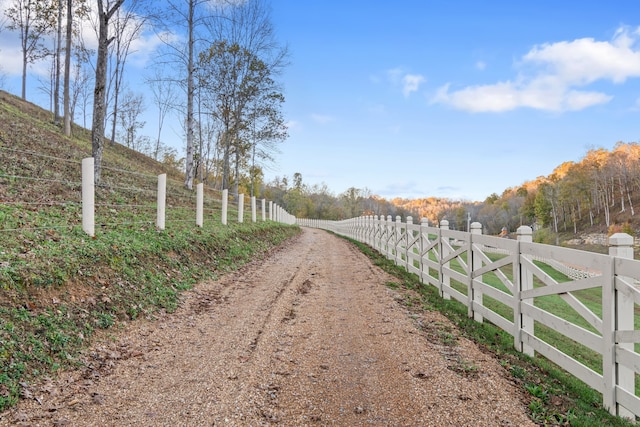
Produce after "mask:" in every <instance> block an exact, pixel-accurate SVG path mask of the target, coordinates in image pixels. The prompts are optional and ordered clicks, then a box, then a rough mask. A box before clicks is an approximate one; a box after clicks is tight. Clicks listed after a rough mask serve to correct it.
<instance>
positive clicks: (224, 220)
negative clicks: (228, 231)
mask: <svg viewBox="0 0 640 427" xmlns="http://www.w3.org/2000/svg"><path fill="white" fill-rule="evenodd" d="M228 209H229V190H228V189H226V188H225V189H224V190H222V225H227V210H228Z"/></svg>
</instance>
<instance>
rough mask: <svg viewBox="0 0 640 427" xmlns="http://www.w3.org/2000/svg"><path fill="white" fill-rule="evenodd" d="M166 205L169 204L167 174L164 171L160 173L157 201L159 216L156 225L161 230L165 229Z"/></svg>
mask: <svg viewBox="0 0 640 427" xmlns="http://www.w3.org/2000/svg"><path fill="white" fill-rule="evenodd" d="M166 206H167V174H166V173H163V174H160V175H158V202H157V217H156V227H158V229H159V230H164V226H165V219H166Z"/></svg>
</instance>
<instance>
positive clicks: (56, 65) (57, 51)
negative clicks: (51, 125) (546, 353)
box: [53, 0, 64, 124]
mask: <svg viewBox="0 0 640 427" xmlns="http://www.w3.org/2000/svg"><path fill="white" fill-rule="evenodd" d="M55 3H56V4H55V8H56V39H55V42H56V46H55V48H54V51H53V72H54V75H53V81H54V84H53V120H54V122H55V123H56V124H58V123H60V58H61V56H62V15H63V11H64V8H63V0H56V2H55Z"/></svg>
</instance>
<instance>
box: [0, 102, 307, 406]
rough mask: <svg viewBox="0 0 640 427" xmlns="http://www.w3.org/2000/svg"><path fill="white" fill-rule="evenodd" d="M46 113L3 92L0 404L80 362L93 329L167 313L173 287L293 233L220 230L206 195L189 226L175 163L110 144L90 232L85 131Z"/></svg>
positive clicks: (213, 202) (264, 228)
mask: <svg viewBox="0 0 640 427" xmlns="http://www.w3.org/2000/svg"><path fill="white" fill-rule="evenodd" d="M52 119H53V118H52V116H51V114H50V113H49V112H46V111H44V110H42V109H40V108H39V107H37V106H35V105H33V104H30V103H27V102H23V101H21V100H19V99H18V98H16V97H14V96H12V95H10V94H7V93H5V92H1V91H0V242H2V243H1V244H0V410H2V409H4V408H6V407H8V406H9V405H12V404H13V403H15V402H16V401H17V399H18V397H19V396H20V395H21V394H22V395H25V394H28V393H25V391H26V390H27V388H26V385H27V384H28V383H29V381H31V380H32V379H33V378H35V377H38V376H41V375H48V374H51V373H52V372H54V371H56V370H57V369H60V368H61V367H64V366H68V365H74V364H79V363H81V357H80V354H81V351H82V349H84V348H86V347H87V345H88V344H90V342H91V340H92V338H93V337H94V336H95V334H96V331H98V330H100V329H108V328H111V327H113V326H114V325H117V324H118V322H122V321H130V320H133V319H136V318H138V317H141V316H144V317H153V316H154V315H156V314H157V313H158V312H159V311H168V312H171V311H173V310H174V309H175V308H176V307H177V304H178V298H179V293H180V291H182V290H185V289H188V288H190V287H191V286H192V285H193V284H195V283H196V282H198V281H201V280H204V279H207V278H211V277H214V276H215V275H217V274H220V273H221V272H224V271H227V270H229V269H234V268H237V266H239V265H240V264H242V263H244V262H246V261H248V260H250V259H251V258H255V257H259V256H260V255H261V254H264V253H266V252H267V251H268V250H269V249H271V248H273V247H274V246H276V245H278V244H280V243H281V242H282V241H284V240H285V239H287V238H289V237H291V236H293V235H295V234H296V233H298V231H299V230H298V228H297V227H290V226H283V225H280V224H275V223H273V222H266V223H265V222H258V223H255V224H253V223H251V222H250V218H249V217H247V219H246V220H245V222H244V223H242V224H240V223H236V222H234V221H233V220H232V221H230V224H229V225H228V226H222V225H220V205H219V203H218V199H219V195H218V194H217V193H216V192H213V191H207V192H206V195H205V225H204V227H203V228H197V227H196V226H195V194H194V192H191V191H187V190H185V189H183V188H182V185H181V174H180V172H179V171H177V170H175V169H170V168H168V167H167V166H165V165H162V164H160V163H158V162H156V161H154V160H153V159H150V158H148V157H146V156H144V155H141V154H140V153H137V152H135V151H132V150H129V149H127V148H126V147H123V146H121V145H119V144H108V146H107V147H106V148H105V154H104V171H103V183H102V185H101V186H100V187H99V188H97V189H96V236H95V238H90V237H89V236H88V235H86V234H85V233H84V232H83V231H82V227H81V204H80V201H81V192H80V191H81V186H80V180H81V168H80V162H81V160H82V158H84V157H89V156H90V155H91V154H90V153H91V145H90V138H89V136H90V135H89V132H88V131H86V130H84V129H80V128H77V127H75V128H74V129H73V133H74V136H73V137H72V138H70V139H69V138H65V137H64V136H62V133H61V131H60V129H59V128H58V127H57V126H56V125H54V124H53V120H52ZM160 173H167V176H168V189H167V193H168V197H167V226H166V230H165V231H158V230H156V227H155V225H154V224H155V205H154V204H155V197H156V195H155V188H156V185H157V179H156V176H157V175H158V174H160ZM234 215H237V214H236V213H234V212H230V214H229V217H230V218H237V216H234ZM27 397H28V396H27Z"/></svg>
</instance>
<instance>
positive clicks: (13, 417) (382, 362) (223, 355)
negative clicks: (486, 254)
mask: <svg viewBox="0 0 640 427" xmlns="http://www.w3.org/2000/svg"><path fill="white" fill-rule="evenodd" d="M391 280H393V279H392V278H391V277H390V276H387V275H386V274H385V273H384V272H382V271H381V270H380V269H378V268H376V267H374V266H373V265H372V264H371V263H370V261H369V260H368V259H367V258H366V257H365V256H364V255H363V254H362V253H360V252H359V251H358V250H357V249H356V248H355V247H354V246H353V245H351V244H349V243H348V242H346V241H344V240H342V239H339V238H336V237H334V236H331V235H330V234H328V233H326V232H323V231H320V230H309V229H304V230H303V232H302V234H301V235H300V236H299V237H297V238H295V239H293V240H291V241H289V242H288V243H287V244H286V245H284V246H283V247H281V248H280V249H278V250H277V251H275V253H273V254H272V255H270V256H269V257H268V258H266V259H265V260H262V261H257V262H253V263H251V264H249V265H247V266H245V267H243V268H242V269H241V270H240V271H237V272H235V273H231V274H229V275H227V276H225V277H223V278H221V279H220V280H218V281H213V282H209V283H202V284H200V285H198V286H197V287H196V288H195V289H194V290H193V291H191V292H188V293H186V294H185V297H184V300H183V303H182V304H181V307H180V308H179V309H178V310H177V312H176V313H174V314H172V315H167V316H164V317H163V318H162V319H160V320H158V321H155V322H147V321H138V322H133V323H132V324H129V325H127V326H126V327H125V328H123V329H122V330H121V331H118V332H114V335H113V337H112V338H111V339H110V340H107V341H103V342H102V343H100V344H98V345H97V346H96V347H95V348H94V349H93V350H92V352H91V353H90V355H89V356H88V357H87V363H88V365H87V368H86V369H81V370H77V371H70V372H64V373H61V374H60V376H59V377H58V378H56V379H52V380H51V381H45V382H44V383H43V384H40V385H39V386H34V387H33V392H34V396H36V397H37V401H36V399H31V400H24V401H22V402H21V403H20V404H19V405H18V406H17V407H16V408H14V409H12V410H10V411H8V412H5V413H4V414H1V415H0V426H5V425H25V426H26V425H28V426H51V425H73V426H212V425H213V426H222V425H224V426H261V425H276V424H277V425H281V426H304V425H348V426H359V425H388V426H404V425H416V426H417V425H424V426H429V425H434V426H435V425H438V426H441V425H474V426H496V425H498V426H515V425H518V426H520V425H532V423H531V422H530V421H529V420H528V418H527V416H526V411H525V408H524V405H523V404H522V402H521V401H520V400H519V399H518V396H519V394H518V391H517V390H516V389H515V387H514V386H513V384H511V383H509V382H508V380H506V379H505V375H504V371H503V370H502V368H501V367H500V366H499V364H498V363H497V361H495V360H493V359H491V358H490V357H489V356H487V355H485V354H483V353H482V352H480V351H479V350H478V349H477V348H476V347H475V346H474V345H473V344H471V343H469V342H467V341H464V340H460V343H459V345H458V347H457V348H456V351H457V354H458V355H459V357H460V358H462V359H464V360H469V361H472V362H473V364H474V366H476V367H477V375H475V376H474V377H473V378H465V377H463V376H462V375H460V374H459V373H456V372H454V371H452V370H451V369H450V367H449V365H450V361H448V360H446V358H445V357H443V355H442V346H441V345H440V344H438V343H432V342H430V341H429V336H428V334H426V333H425V332H423V331H421V330H420V328H419V327H418V326H419V324H429V323H433V322H442V323H446V322H447V320H446V319H445V318H443V317H442V316H441V315H440V314H439V313H425V314H424V315H421V317H420V318H419V319H416V318H415V315H412V313H409V312H408V311H407V310H406V309H405V308H404V307H403V306H402V305H400V304H398V300H399V299H401V298H399V296H398V294H397V292H395V291H391V290H389V289H387V288H386V287H385V286H384V284H385V283H386V282H388V281H391ZM411 316H414V318H412V317H411Z"/></svg>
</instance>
